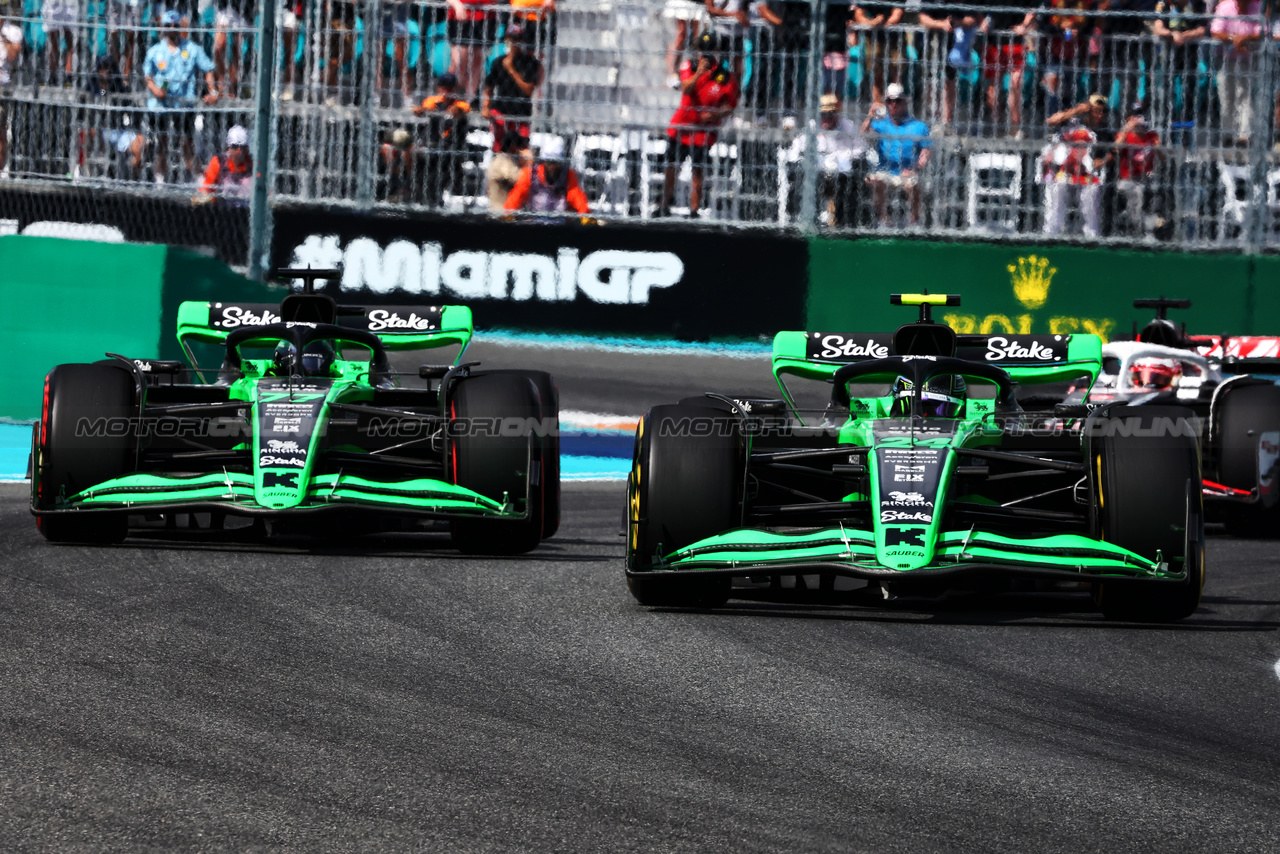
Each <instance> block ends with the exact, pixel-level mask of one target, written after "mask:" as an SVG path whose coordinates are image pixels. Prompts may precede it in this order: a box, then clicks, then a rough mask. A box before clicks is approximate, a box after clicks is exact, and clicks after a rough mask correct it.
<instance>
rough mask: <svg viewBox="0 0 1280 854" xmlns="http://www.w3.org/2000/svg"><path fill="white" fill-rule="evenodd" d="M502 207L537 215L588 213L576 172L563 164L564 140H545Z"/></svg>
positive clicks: (585, 196)
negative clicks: (535, 157)
mask: <svg viewBox="0 0 1280 854" xmlns="http://www.w3.org/2000/svg"><path fill="white" fill-rule="evenodd" d="M503 207H504V208H505V209H506V210H509V211H533V212H536V213H564V212H565V211H574V212H575V213H580V214H587V213H591V207H590V205H588V204H587V194H586V193H584V192H582V187H581V186H580V185H579V184H578V173H576V172H574V171H573V169H572V168H570V166H569V164H568V163H566V162H565V156H564V140H562V139H561V138H560V137H558V136H553V137H551V138H550V139H549V140H547V142H546V143H545V144H544V145H543V146H542V148H541V149H540V150H539V151H538V156H537V159H536V160H535V161H534V162H533V163H532V164H530V165H528V166H526V167H524V168H523V169H521V170H520V177H519V178H517V179H516V185H515V186H514V187H512V188H511V193H510V195H508V196H507V201H506V203H505V204H504V205H503Z"/></svg>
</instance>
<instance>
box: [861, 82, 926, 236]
mask: <svg viewBox="0 0 1280 854" xmlns="http://www.w3.org/2000/svg"><path fill="white" fill-rule="evenodd" d="M885 103H886V104H887V106H888V114H887V115H882V114H881V108H880V107H879V106H878V105H875V104H873V105H872V106H871V112H870V113H869V114H868V115H867V118H866V120H864V121H863V123H862V132H863V133H870V134H872V135H873V138H874V139H875V148H876V160H877V162H876V171H874V172H872V173H871V174H870V175H868V176H867V183H868V184H870V185H871V191H872V194H873V195H874V197H875V205H876V217H877V218H878V220H879V223H880V225H881V226H882V227H884V226H888V225H889V216H888V199H887V193H888V191H889V190H890V189H894V190H901V191H902V193H903V194H904V195H905V196H906V198H907V204H908V206H909V208H910V217H911V223H912V225H918V224H919V222H920V172H921V170H923V169H924V168H925V167H926V166H927V165H929V153H930V143H929V126H928V125H927V124H925V123H924V122H922V121H920V120H919V119H917V118H916V117H915V116H913V115H911V112H910V110H909V108H908V105H907V99H906V94H905V93H904V92H903V91H902V85H901V84H900V83H890V84H889V85H888V86H886V87H885Z"/></svg>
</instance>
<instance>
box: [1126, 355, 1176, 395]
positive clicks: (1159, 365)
mask: <svg viewBox="0 0 1280 854" xmlns="http://www.w3.org/2000/svg"><path fill="white" fill-rule="evenodd" d="M1181 376H1182V365H1181V364H1180V363H1179V362H1178V361H1177V360H1176V359H1135V360H1134V361H1133V364H1131V365H1130V366H1129V385H1130V386H1131V387H1132V388H1134V389H1137V390H1139V391H1164V390H1165V389H1168V388H1173V387H1174V386H1176V385H1177V384H1178V378H1179V377H1181Z"/></svg>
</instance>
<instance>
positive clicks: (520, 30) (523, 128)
mask: <svg viewBox="0 0 1280 854" xmlns="http://www.w3.org/2000/svg"><path fill="white" fill-rule="evenodd" d="M533 35H534V33H533V30H532V29H526V28H525V26H524V25H523V24H522V23H521V22H520V21H512V22H511V23H510V24H508V25H507V31H506V34H505V35H504V39H505V41H506V44H507V52H506V54H505V55H503V57H502V59H500V60H495V61H494V63H493V65H492V66H490V68H489V74H488V76H487V77H485V79H484V92H483V94H482V95H481V98H480V117H481V118H482V119H488V121H489V123H490V125H491V129H492V131H493V139H494V145H495V148H496V147H497V143H498V141H499V140H501V139H502V138H503V136H505V135H506V132H507V130H508V129H514V130H517V131H519V132H520V133H521V134H522V135H523V136H528V135H529V120H530V118H531V117H532V116H533V93H534V92H535V91H537V89H538V87H539V86H541V85H542V79H543V77H544V74H545V72H544V69H543V67H542V63H541V62H540V61H539V60H538V58H537V57H536V56H534V55H533V53H532V47H533V45H532V36H533Z"/></svg>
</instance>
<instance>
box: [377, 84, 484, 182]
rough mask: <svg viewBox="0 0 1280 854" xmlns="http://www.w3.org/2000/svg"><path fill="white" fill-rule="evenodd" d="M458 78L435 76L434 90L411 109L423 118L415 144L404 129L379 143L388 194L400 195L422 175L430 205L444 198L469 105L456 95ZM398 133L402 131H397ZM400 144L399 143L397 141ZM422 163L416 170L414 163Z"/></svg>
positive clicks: (464, 135) (464, 131) (463, 141)
mask: <svg viewBox="0 0 1280 854" xmlns="http://www.w3.org/2000/svg"><path fill="white" fill-rule="evenodd" d="M457 88H458V78H457V77H455V76H454V75H452V74H448V73H445V74H441V75H440V76H439V77H437V78H436V84H435V90H436V91H435V93H434V94H432V95H428V96H427V97H426V98H423V99H422V103H421V104H418V105H417V106H415V107H413V108H411V110H410V112H412V113H413V114H414V115H415V116H417V117H418V118H422V119H425V120H426V121H425V125H424V126H422V133H421V134H420V136H419V138H418V145H417V146H414V145H413V137H412V135H411V134H410V133H409V132H408V131H407V130H404V131H403V132H402V135H400V136H399V137H396V135H394V134H393V139H392V140H391V141H390V142H388V143H383V145H382V161H383V164H384V165H385V166H386V168H387V196H388V197H393V196H396V195H401V196H403V195H404V194H406V193H407V192H408V190H409V187H410V186H411V185H413V184H414V179H415V177H417V176H418V175H421V177H422V179H423V181H424V184H425V186H424V188H423V189H424V190H425V198H424V201H425V203H426V204H429V205H439V204H441V203H442V201H443V195H444V188H445V187H446V186H447V185H448V182H449V179H450V177H451V175H452V174H453V166H454V163H455V162H456V157H457V151H458V150H459V149H460V148H461V147H462V146H463V145H465V144H466V138H467V117H468V115H469V114H470V111H471V105H470V104H468V103H467V102H466V101H465V100H463V99H462V98H459V97H458V96H457V94H456V90H457ZM396 133H397V134H401V131H397V132H396ZM397 143H399V144H397ZM419 164H421V166H422V169H421V170H420V171H419V170H418V168H417V166H418V165H419Z"/></svg>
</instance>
